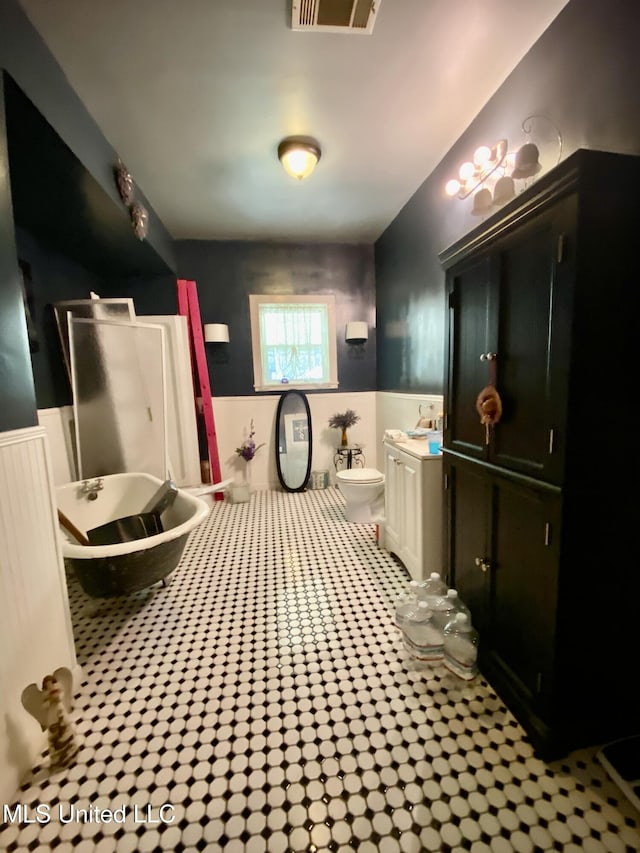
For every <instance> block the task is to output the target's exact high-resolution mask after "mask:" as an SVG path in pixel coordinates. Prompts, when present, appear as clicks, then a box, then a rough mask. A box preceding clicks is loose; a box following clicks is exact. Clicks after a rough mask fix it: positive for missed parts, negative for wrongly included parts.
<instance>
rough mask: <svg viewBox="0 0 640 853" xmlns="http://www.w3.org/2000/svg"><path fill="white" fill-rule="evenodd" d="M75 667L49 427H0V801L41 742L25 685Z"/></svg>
mask: <svg viewBox="0 0 640 853" xmlns="http://www.w3.org/2000/svg"><path fill="white" fill-rule="evenodd" d="M59 666H66V667H69V668H70V669H71V670H72V671H74V670H75V676H76V678H77V677H78V674H79V673H78V670H77V669H76V657H75V650H74V643H73V632H72V627H71V617H70V613H69V603H68V599H67V588H66V580H65V574H64V564H63V560H62V552H61V550H60V542H59V539H58V518H57V509H56V507H55V497H54V480H53V471H52V466H51V463H50V459H49V449H48V442H47V436H46V432H45V429H44V427H41V426H37V427H30V428H28V429H21V430H11V431H9V432H2V433H0V801H2V802H5V803H7V802H11V798H12V796H13V795H14V794H15V792H16V791H17V788H18V785H19V784H20V780H21V778H22V777H23V776H24V774H25V772H26V771H28V769H29V768H30V767H31V766H32V763H33V760H34V757H35V756H36V755H37V754H38V752H39V750H40V749H41V748H42V745H43V735H42V732H41V730H40V726H39V725H38V723H36V721H35V720H34V719H33V718H32V717H31V716H30V715H29V714H27V712H26V711H25V710H24V708H23V707H22V704H21V701H20V696H21V694H22V691H23V690H24V688H25V687H26V686H27V685H28V684H31V683H32V682H35V683H36V684H38V686H40V685H41V683H42V679H43V677H44V676H45V675H47V674H48V673H50V672H53V671H54V670H55V669H57V667H59Z"/></svg>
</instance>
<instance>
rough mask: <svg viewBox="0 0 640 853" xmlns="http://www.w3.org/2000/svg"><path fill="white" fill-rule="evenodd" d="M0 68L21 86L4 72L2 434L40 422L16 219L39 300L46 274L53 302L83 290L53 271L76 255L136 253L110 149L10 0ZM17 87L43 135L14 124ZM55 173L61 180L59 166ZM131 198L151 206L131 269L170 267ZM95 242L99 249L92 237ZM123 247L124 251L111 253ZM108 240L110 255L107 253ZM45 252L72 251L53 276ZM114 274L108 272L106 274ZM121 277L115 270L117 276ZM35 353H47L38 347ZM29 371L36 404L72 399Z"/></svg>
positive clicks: (163, 240) (0, 142) (4, 8)
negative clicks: (60, 161) (58, 161)
mask: <svg viewBox="0 0 640 853" xmlns="http://www.w3.org/2000/svg"><path fill="white" fill-rule="evenodd" d="M2 69H3V70H6V71H7V72H8V74H9V75H11V77H12V78H13V80H15V82H16V84H17V87H15V86H13V83H12V80H10V79H9V78H8V77H7V76H5V75H0V85H1V88H0V95H1V96H2V98H1V100H2V109H1V110H0V113H1V115H0V431H4V430H10V429H18V428H20V427H26V426H33V425H34V424H36V423H37V413H36V395H35V389H34V380H33V374H32V369H31V361H30V354H29V342H28V337H27V326H26V321H25V312H24V306H23V298H22V288H21V284H20V273H19V266H18V254H17V248H16V237H15V224H16V222H17V224H18V225H22V226H23V227H25V231H26V232H27V233H29V234H30V237H29V238H28V239H26V240H25V239H22V241H21V242H22V246H21V252H22V253H23V254H24V253H25V252H26V251H29V252H31V254H32V257H31V258H25V260H27V261H29V262H30V263H32V269H33V268H34V267H36V268H37V269H38V279H37V282H36V284H35V286H36V288H38V287H41V288H43V289H42V291H41V292H40V293H39V294H38V296H37V298H38V299H39V300H40V301H44V300H45V296H44V292H45V289H46V287H47V286H48V284H49V283H50V282H49V277H51V286H52V291H51V292H52V294H53V293H55V294H56V296H55V298H60V297H62V296H64V297H65V298H73V297H74V296H78V295H79V294H78V293H77V290H76V289H75V285H74V284H73V283H72V280H73V279H74V277H75V276H74V275H70V277H69V289H68V290H67V291H66V292H63V291H64V290H65V288H64V285H63V281H62V278H61V277H60V275H59V273H60V270H61V269H62V268H63V267H64V266H65V264H67V263H68V269H69V270H71V269H77V266H76V265H77V264H78V263H79V259H78V257H77V255H78V254H79V255H82V256H83V258H82V260H81V261H80V266H83V265H84V264H83V261H84V260H86V258H87V254H88V255H89V256H91V255H93V256H94V258H96V257H98V256H99V257H101V259H102V261H104V259H105V257H107V256H114V255H115V256H119V257H120V258H121V260H122V259H123V257H125V256H127V254H128V249H127V247H129V246H132V247H133V253H134V255H135V256H136V257H140V246H139V244H138V241H137V240H136V238H135V235H133V232H132V229H131V226H130V223H129V219H128V214H127V211H126V209H125V208H124V206H123V205H122V202H121V200H120V198H119V196H118V192H117V188H116V185H115V181H114V179H113V167H114V164H115V162H116V158H117V155H116V152H114V150H113V148H112V147H111V146H110V145H109V143H108V142H107V141H106V139H105V138H104V136H103V135H102V133H101V132H100V130H99V128H98V127H97V125H96V124H95V122H94V121H93V119H92V118H91V116H90V115H89V113H88V112H87V110H86V109H85V107H84V106H83V104H82V102H81V101H80V99H79V98H78V97H77V95H76V94H75V92H74V91H73V90H72V89H71V87H70V86H69V84H68V82H67V81H66V78H65V77H64V75H63V73H62V71H61V70H60V68H59V66H58V65H57V63H56V62H55V60H54V59H53V57H52V56H51V54H50V53H49V50H48V48H47V47H46V45H45V44H44V42H43V41H42V39H41V38H40V36H39V35H38V33H37V32H36V31H35V30H34V28H33V27H32V26H31V23H30V22H29V20H28V18H27V17H26V16H25V14H24V13H23V11H22V9H21V8H20V6H19V4H18V3H17V2H16V0H2V3H0V70H2ZM16 92H18V93H19V94H18V95H16ZM22 92H24V93H26V95H27V96H28V99H30V101H32V102H33V104H34V105H35V108H36V110H35V113H36V114H37V113H38V111H39V112H40V113H41V114H42V115H40V116H38V117H37V121H39V122H40V125H39V126H40V128H41V129H42V132H41V133H40V132H36V133H32V132H30V133H28V134H22V135H21V133H20V131H21V130H23V127H22V125H21V123H20V122H18V123H17V124H16V115H17V107H16V104H19V102H20V94H21V93H22ZM45 120H46V121H45ZM52 140H55V142H53V143H52ZM38 146H40V148H39V150H38ZM12 148H13V151H12ZM27 149H28V150H27ZM34 149H35V150H34ZM61 151H64V152H65V156H67V155H69V157H70V158H71V159H68V160H67V163H68V164H71V165H69V167H68V169H67V173H66V177H67V181H66V183H65V184H64V185H63V187H60V186H59V185H55V181H53V180H52V171H51V165H52V161H51V159H49V154H50V153H52V152H54V153H56V154H57V153H59V152H61ZM16 163H18V166H16ZM20 164H22V165H20ZM54 174H55V178H56V180H57V178H58V176H59V173H58V172H57V170H54ZM134 177H135V176H134ZM136 196H137V198H138V199H139V200H140V201H141V202H142V203H143V204H145V206H146V207H147V209H148V211H149V232H148V237H147V240H146V241H145V246H144V249H143V250H142V255H143V256H146V260H145V261H144V262H143V263H142V264H138V263H137V261H136V263H135V265H134V270H133V271H134V272H136V273H140V271H141V270H145V269H146V266H145V264H146V262H147V261H149V262H150V263H151V266H152V267H153V269H154V271H155V273H154V274H157V272H158V270H159V269H175V256H174V253H173V241H172V239H171V237H170V235H169V234H168V232H167V231H166V229H165V228H164V226H163V225H162V223H161V222H160V220H159V219H158V217H157V216H156V214H155V212H154V211H153V209H152V208H151V207H150V205H149V204H148V202H147V201H146V199H145V197H144V194H143V193H142V192H141V190H140V188H137V193H136ZM105 226H108V227H105ZM61 234H62V235H63V242H64V243H66V245H63V246H58V247H57V250H56V248H55V247H54V246H53V245H52V238H54V237H55V238H59V237H60V235H61ZM123 235H126V237H124V238H123ZM94 238H98V241H102V245H101V246H100V248H99V249H95V250H92V251H91V252H89V253H86V247H87V246H88V245H91V244H92V241H93V240H94ZM123 239H124V240H125V244H123V242H122V240H123ZM32 240H35V243H34V242H31V241H32ZM58 242H60V241H59V240H58ZM93 245H94V247H96V246H97V243H93ZM123 245H124V246H125V248H124V250H123V251H117V250H118V249H120V248H121V247H123ZM114 246H115V247H116V252H113V251H107V250H108V249H113V247H114ZM49 252H53V254H54V255H60V254H69V258H68V259H67V260H66V261H65V260H64V259H61V258H59V257H58V258H57V259H56V260H55V262H54V263H53V266H52V269H51V275H50V276H49V273H48V272H47V269H46V267H45V265H44V263H43V260H44V258H45V257H46V255H47V253H49ZM34 262H35V263H34ZM99 268H102V269H104V268H105V265H104V264H103V263H100V264H99ZM115 272H116V271H115V270H111V271H110V274H111V275H114V274H115ZM121 274H122V267H121V266H120V268H119V269H118V275H121ZM58 284H59V285H60V290H58ZM82 295H86V294H82ZM39 316H40V317H41V318H42V317H43V316H44V315H43V313H42V312H40V315H39ZM36 317H38V313H36ZM40 352H41V353H42V355H43V359H44V352H43V351H42V350H41V351H40ZM43 359H42V360H41V361H43ZM41 367H42V369H40V368H41ZM35 370H36V381H37V382H38V385H39V388H38V405H41V404H42V403H41V401H43V402H46V403H48V404H50V405H61V404H63V403H64V402H67V401H68V394H65V395H64V397H63V396H61V389H60V387H59V383H58V382H57V380H56V379H55V378H54V377H53V375H52V371H55V370H56V368H55V367H50V366H48V365H47V366H46V369H45V366H44V365H43V364H40V365H38V366H36V368H35Z"/></svg>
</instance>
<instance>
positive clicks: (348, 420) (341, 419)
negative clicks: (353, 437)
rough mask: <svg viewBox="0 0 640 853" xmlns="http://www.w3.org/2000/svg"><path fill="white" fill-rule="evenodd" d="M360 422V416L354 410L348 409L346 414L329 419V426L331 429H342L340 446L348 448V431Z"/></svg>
mask: <svg viewBox="0 0 640 853" xmlns="http://www.w3.org/2000/svg"><path fill="white" fill-rule="evenodd" d="M359 420H360V415H356V413H355V412H354V411H353V409H347V411H346V412H344V414H337V415H332V416H331V417H330V418H329V426H330V427H331V429H341V430H342V436H341V439H340V446H341V447H346V446H347V445H348V444H349V440H348V438H347V430H348V429H349V427H352V426H353V425H354V424H357V423H358V421H359Z"/></svg>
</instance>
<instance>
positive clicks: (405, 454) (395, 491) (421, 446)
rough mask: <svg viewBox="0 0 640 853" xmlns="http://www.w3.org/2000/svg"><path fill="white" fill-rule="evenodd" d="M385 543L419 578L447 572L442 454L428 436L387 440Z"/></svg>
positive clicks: (409, 570) (416, 577)
mask: <svg viewBox="0 0 640 853" xmlns="http://www.w3.org/2000/svg"><path fill="white" fill-rule="evenodd" d="M384 458H385V466H384V467H385V521H384V547H385V548H386V549H387V550H388V551H391V553H393V554H395V555H396V556H397V557H398V558H399V559H400V560H401V561H402V563H403V564H404V566H405V568H406V569H407V571H408V572H409V574H410V575H411V577H412V578H413V579H414V580H422V579H423V578H425V577H428V576H429V573H430V572H440V573H442V502H443V501H442V456H432V455H430V454H429V452H428V446H427V442H426V441H418V440H415V439H414V440H407V441H405V442H395V441H394V442H391V441H385V442H384Z"/></svg>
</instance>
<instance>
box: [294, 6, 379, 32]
mask: <svg viewBox="0 0 640 853" xmlns="http://www.w3.org/2000/svg"><path fill="white" fill-rule="evenodd" d="M381 3H382V0H292V2H291V28H292V29H294V30H304V31H306V32H312V31H313V32H318V33H364V34H366V35H370V34H371V32H372V30H373V25H374V23H375V20H376V15H377V13H378V10H379V9H380V4H381Z"/></svg>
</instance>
